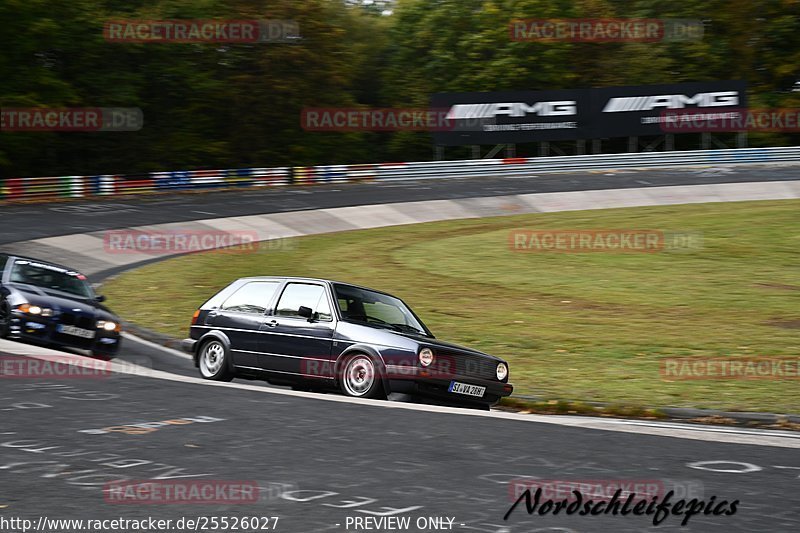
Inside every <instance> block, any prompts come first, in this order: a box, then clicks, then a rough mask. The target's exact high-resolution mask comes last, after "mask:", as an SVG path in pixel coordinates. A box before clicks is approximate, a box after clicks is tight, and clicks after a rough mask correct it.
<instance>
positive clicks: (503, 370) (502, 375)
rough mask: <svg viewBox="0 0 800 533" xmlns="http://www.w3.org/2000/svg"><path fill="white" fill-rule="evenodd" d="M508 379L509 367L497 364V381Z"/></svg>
mask: <svg viewBox="0 0 800 533" xmlns="http://www.w3.org/2000/svg"><path fill="white" fill-rule="evenodd" d="M507 377H508V365H507V364H505V363H498V364H497V379H499V380H500V381H503V380H504V379H506V378H507Z"/></svg>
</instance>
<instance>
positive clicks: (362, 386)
mask: <svg viewBox="0 0 800 533" xmlns="http://www.w3.org/2000/svg"><path fill="white" fill-rule="evenodd" d="M377 368H378V367H377V365H376V364H375V361H374V360H373V359H372V358H371V357H369V356H368V355H364V354H356V355H352V356H350V357H348V358H347V359H346V360H345V362H344V364H342V370H341V371H340V373H339V385H340V387H341V389H342V392H343V393H344V394H345V395H347V396H352V397H354V398H371V399H374V400H385V399H386V392H385V391H384V390H383V383H382V382H381V379H380V375H379V373H378V370H377Z"/></svg>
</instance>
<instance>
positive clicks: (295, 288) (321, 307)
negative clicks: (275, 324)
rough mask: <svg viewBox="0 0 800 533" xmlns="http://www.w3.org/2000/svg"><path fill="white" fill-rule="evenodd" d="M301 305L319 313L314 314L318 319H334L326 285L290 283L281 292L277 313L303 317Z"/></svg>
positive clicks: (278, 314)
mask: <svg viewBox="0 0 800 533" xmlns="http://www.w3.org/2000/svg"><path fill="white" fill-rule="evenodd" d="M300 307H308V308H309V309H311V311H312V312H313V313H318V315H314V317H315V318H316V319H317V320H323V321H328V320H332V317H331V308H330V305H329V304H328V297H327V295H326V294H325V287H323V286H322V285H313V284H310V283H289V284H288V285H286V288H285V289H284V290H283V294H281V298H280V300H279V301H278V305H277V306H276V308H275V314H276V315H277V316H285V317H296V318H303V316H302V315H301V314H300Z"/></svg>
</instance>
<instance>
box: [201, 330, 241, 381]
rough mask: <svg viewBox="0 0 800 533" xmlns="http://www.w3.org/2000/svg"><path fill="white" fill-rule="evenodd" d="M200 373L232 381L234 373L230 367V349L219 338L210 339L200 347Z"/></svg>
mask: <svg viewBox="0 0 800 533" xmlns="http://www.w3.org/2000/svg"><path fill="white" fill-rule="evenodd" d="M198 362H199V366H200V375H201V376H203V378H204V379H211V380H214V381H230V380H232V379H233V374H232V373H231V371H230V369H229V368H228V350H227V349H226V348H225V345H224V344H222V343H221V342H220V341H218V340H210V341H208V342H206V343H204V344H203V345H202V346H201V347H200V356H199V361H198Z"/></svg>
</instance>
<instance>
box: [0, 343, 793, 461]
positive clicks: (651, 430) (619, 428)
mask: <svg viewBox="0 0 800 533" xmlns="http://www.w3.org/2000/svg"><path fill="white" fill-rule="evenodd" d="M153 346H156V347H158V345H153ZM0 352H2V353H6V354H11V355H14V356H26V357H32V358H35V359H41V360H52V359H53V358H54V357H57V358H58V359H57V360H58V361H59V362H63V363H66V364H72V365H81V364H83V365H86V363H87V361H89V362H93V361H92V360H87V358H85V357H82V356H77V355H73V354H69V353H65V352H58V351H55V350H49V349H46V348H39V347H36V346H30V345H26V344H20V343H16V342H11V341H6V340H0ZM111 370H112V371H113V372H117V373H120V374H130V375H135V376H140V377H147V378H153V379H160V380H164V381H175V382H180V383H191V384H194V385H201V386H207V387H226V388H232V389H238V390H247V391H253V392H259V393H261V394H280V395H283V396H298V397H301V398H309V399H313V400H317V401H326V402H338V403H348V404H357V405H363V406H370V407H378V408H383V409H403V410H407V411H424V412H429V413H440V414H453V415H461V416H479V417H483V418H494V419H501V420H512V421H518V422H538V423H544V424H556V425H559V426H568V427H575V428H583V429H595V430H598V429H599V430H605V431H614V432H619V433H638V434H644V435H652V436H657V437H673V438H681V439H690V440H701V441H712V442H726V443H731V444H748V445H755V446H774V447H778V448H800V439H798V438H797V435H796V434H794V433H791V432H788V431H787V432H782V431H774V430H753V429H746V430H742V429H735V428H731V429H728V428H719V427H713V426H711V427H709V426H700V425H690V424H665V423H663V422H653V423H650V422H646V421H630V420H620V419H613V418H611V419H609V418H595V417H571V416H558V415H533V414H519V413H507V412H503V411H490V412H487V411H476V410H472V409H461V408H457V407H442V406H438V405H420V404H411V403H401V402H391V401H379V400H363V399H358V398H348V397H345V396H334V395H327V394H315V393H310V392H301V391H292V390H287V389H272V388H267V387H262V386H258V385H248V384H246V383H222V382H218V381H207V380H204V379H201V378H199V377H189V376H180V375H177V374H172V373H169V372H163V371H161V370H153V369H150V368H145V367H143V366H139V365H135V364H131V363H127V362H125V361H112V362H111ZM720 430H724V431H720Z"/></svg>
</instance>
